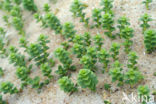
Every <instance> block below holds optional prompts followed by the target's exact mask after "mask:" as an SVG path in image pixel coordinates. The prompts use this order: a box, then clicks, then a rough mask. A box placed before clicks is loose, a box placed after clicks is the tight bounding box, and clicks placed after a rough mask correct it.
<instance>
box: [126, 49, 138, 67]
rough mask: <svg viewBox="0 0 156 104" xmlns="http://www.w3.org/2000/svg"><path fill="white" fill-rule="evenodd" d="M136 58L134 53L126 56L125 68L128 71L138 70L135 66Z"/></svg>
mask: <svg viewBox="0 0 156 104" xmlns="http://www.w3.org/2000/svg"><path fill="white" fill-rule="evenodd" d="M137 59H138V56H137V55H136V52H130V53H129V54H128V65H127V67H128V68H130V69H134V70H138V67H137V66H136V64H137Z"/></svg>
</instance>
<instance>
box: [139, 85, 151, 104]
mask: <svg viewBox="0 0 156 104" xmlns="http://www.w3.org/2000/svg"><path fill="white" fill-rule="evenodd" d="M137 90H138V95H139V98H140V99H141V100H142V104H147V102H148V101H149V99H150V89H149V88H148V86H142V85H140V86H139V87H138V88H137Z"/></svg>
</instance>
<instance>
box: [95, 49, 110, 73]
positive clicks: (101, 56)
mask: <svg viewBox="0 0 156 104" xmlns="http://www.w3.org/2000/svg"><path fill="white" fill-rule="evenodd" d="M97 56H98V60H99V62H100V63H102V64H103V71H102V72H103V73H104V72H105V71H106V72H107V71H108V64H109V62H110V61H109V57H110V55H109V53H108V52H107V50H106V49H104V48H103V49H101V50H100V51H99V52H98V55H97Z"/></svg>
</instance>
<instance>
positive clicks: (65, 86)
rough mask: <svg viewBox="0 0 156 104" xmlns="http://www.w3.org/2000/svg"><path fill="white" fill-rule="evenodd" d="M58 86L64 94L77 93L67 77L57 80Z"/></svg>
mask: <svg viewBox="0 0 156 104" xmlns="http://www.w3.org/2000/svg"><path fill="white" fill-rule="evenodd" d="M58 84H59V86H60V89H61V90H63V91H64V92H66V93H69V92H75V91H77V90H78V89H77V87H76V86H75V85H74V83H73V82H72V81H71V79H69V78H68V77H66V76H65V77H62V78H60V79H59V80H58Z"/></svg>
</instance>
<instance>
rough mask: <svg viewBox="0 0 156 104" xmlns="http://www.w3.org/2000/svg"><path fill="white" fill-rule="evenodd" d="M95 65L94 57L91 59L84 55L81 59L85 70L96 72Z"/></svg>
mask: <svg viewBox="0 0 156 104" xmlns="http://www.w3.org/2000/svg"><path fill="white" fill-rule="evenodd" d="M95 63H96V61H95V60H94V59H93V58H92V57H89V56H88V55H84V56H82V58H81V59H80V64H82V65H83V68H85V69H91V70H95V69H96V67H95Z"/></svg>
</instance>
